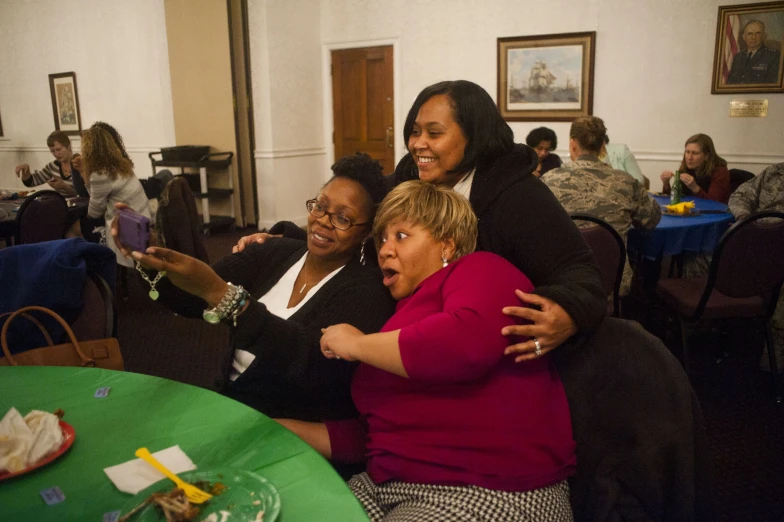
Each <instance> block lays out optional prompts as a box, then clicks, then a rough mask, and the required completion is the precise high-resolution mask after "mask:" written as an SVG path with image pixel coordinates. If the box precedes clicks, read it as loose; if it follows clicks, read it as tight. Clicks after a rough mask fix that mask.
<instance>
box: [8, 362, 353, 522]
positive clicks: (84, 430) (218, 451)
mask: <svg viewBox="0 0 784 522" xmlns="http://www.w3.org/2000/svg"><path fill="white" fill-rule="evenodd" d="M103 387H111V390H110V392H109V394H108V396H106V397H104V398H96V397H95V392H96V390H97V389H98V388H103ZM12 406H13V407H15V408H16V409H17V410H19V412H20V413H21V414H22V415H23V416H24V415H26V414H27V413H28V412H29V411H30V410H33V409H38V410H44V411H54V410H56V409H57V408H62V409H63V410H64V411H65V416H64V417H63V420H64V421H65V422H67V423H69V424H70V425H71V426H73V428H74V431H75V433H76V439H75V441H74V443H73V446H72V447H71V448H70V450H69V451H68V452H66V453H65V454H64V455H63V456H61V457H60V458H58V459H57V460H55V461H53V462H52V463H50V464H48V465H47V466H44V467H42V468H39V469H38V470H35V471H33V472H31V473H28V474H26V475H21V476H19V477H15V478H11V479H8V480H5V481H3V482H0V506H2V508H0V513H1V514H0V519H2V520H85V521H89V520H96V521H100V520H102V518H103V516H104V514H105V513H110V512H112V511H115V510H118V509H120V508H121V507H122V506H123V505H124V504H125V503H126V502H127V501H128V499H129V498H131V496H130V495H128V494H126V493H122V492H120V491H119V490H117V489H116V488H115V486H114V484H113V483H112V482H111V481H110V480H109V478H108V477H107V476H106V474H105V473H104V471H103V468H105V467H109V466H113V465H115V464H121V463H123V462H126V461H128V460H131V459H134V458H135V457H134V452H135V451H136V449H137V448H140V447H142V446H144V447H147V448H149V449H150V451H151V452H156V451H159V450H162V449H165V448H168V447H170V446H174V445H179V446H180V448H181V449H182V450H183V451H184V452H185V453H186V454H187V455H188V456H189V457H190V458H191V460H193V462H194V464H196V466H198V469H204V470H208V469H210V468H219V467H221V468H226V467H229V468H238V469H245V470H250V471H254V472H256V473H259V474H260V475H262V476H264V477H266V478H267V479H269V480H270V482H272V483H273V484H274V485H275V487H276V488H277V489H278V492H279V493H280V498H281V505H282V510H281V515H280V518H279V520H280V521H281V522H297V521H302V522H312V521H314V520H319V521H335V522H349V521H353V520H356V521H363V522H367V520H368V518H367V516H366V515H365V512H364V510H363V509H362V506H361V505H360V504H359V502H358V501H357V500H356V499H355V497H354V496H353V495H352V494H351V491H350V490H349V489H348V487H347V486H346V484H345V483H344V482H343V480H342V479H341V478H340V476H339V475H338V474H337V473H336V472H335V471H334V470H333V469H332V467H331V466H330V465H329V463H328V462H327V461H326V460H324V459H323V458H322V457H321V456H320V455H318V454H317V453H316V452H315V451H314V450H313V449H312V448H311V447H310V446H308V445H307V444H305V443H304V442H303V441H302V440H300V439H299V438H298V437H297V436H296V435H294V434H293V433H291V432H290V431H288V430H286V429H285V428H283V427H282V426H280V425H279V424H278V423H276V422H275V421H273V420H271V419H269V418H268V417H266V416H264V415H263V414H261V413H259V412H258V411H256V410H254V409H252V408H249V407H247V406H245V405H244V404H241V403H239V402H236V401H234V400H232V399H229V398H227V397H224V396H222V395H219V394H217V393H214V392H211V391H208V390H205V389H202V388H197V387H194V386H190V385H187V384H182V383H178V382H174V381H169V380H166V379H161V378H158V377H151V376H148V375H141V374H135V373H129V372H114V371H110V370H101V369H96V368H70V367H41V366H38V367H32V366H28V367H0V416H2V415H5V413H6V412H7V411H8V410H9V409H10V408H11V407H12ZM54 486H58V487H59V488H60V489H61V490H62V492H63V493H64V495H65V500H64V501H63V502H61V503H59V504H55V505H52V506H48V505H46V503H45V502H44V500H43V498H42V497H41V491H43V490H45V489H48V488H51V487H54Z"/></svg>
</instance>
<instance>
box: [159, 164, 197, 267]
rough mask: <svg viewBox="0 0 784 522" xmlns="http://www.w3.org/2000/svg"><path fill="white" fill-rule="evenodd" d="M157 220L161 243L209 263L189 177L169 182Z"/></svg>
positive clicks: (179, 177)
mask: <svg viewBox="0 0 784 522" xmlns="http://www.w3.org/2000/svg"><path fill="white" fill-rule="evenodd" d="M155 221H156V227H157V229H158V234H159V238H160V239H162V241H160V243H161V246H164V244H165V246H166V248H169V249H171V250H176V251H177V252H181V253H183V254H187V255H189V256H191V257H195V258H196V259H199V260H201V261H204V262H205V263H209V256H208V254H207V247H206V246H205V245H204V233H203V231H202V221H201V218H200V217H199V214H198V212H197V211H196V199H195V198H194V197H193V191H192V190H191V188H190V186H189V185H188V180H187V178H185V177H183V176H176V177H175V178H174V179H172V180H171V181H170V182H169V183H167V184H166V187H165V188H164V189H163V193H162V194H161V197H160V205H159V206H158V212H157V213H156V216H155ZM161 234H162V235H163V237H161Z"/></svg>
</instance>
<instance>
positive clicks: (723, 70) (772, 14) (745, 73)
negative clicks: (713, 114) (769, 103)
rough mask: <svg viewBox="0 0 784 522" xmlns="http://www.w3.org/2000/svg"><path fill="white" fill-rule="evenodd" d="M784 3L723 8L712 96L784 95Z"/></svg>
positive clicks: (720, 15) (725, 6)
mask: <svg viewBox="0 0 784 522" xmlns="http://www.w3.org/2000/svg"><path fill="white" fill-rule="evenodd" d="M783 42H784V2H766V3H762V4H745V5H724V6H719V18H718V20H717V22H716V49H715V53H714V58H713V83H712V84H711V93H712V94H737V93H763V92H784V52H783V51H784V48H782V43H783Z"/></svg>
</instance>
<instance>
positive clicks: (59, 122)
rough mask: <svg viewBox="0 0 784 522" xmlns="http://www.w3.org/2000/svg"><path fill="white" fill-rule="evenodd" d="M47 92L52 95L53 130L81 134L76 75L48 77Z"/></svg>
mask: <svg viewBox="0 0 784 522" xmlns="http://www.w3.org/2000/svg"><path fill="white" fill-rule="evenodd" d="M49 90H50V91H51V93H52V111H53V112H54V128H55V129H56V130H59V131H63V132H65V133H66V134H69V135H78V134H79V133H81V132H82V115H81V113H80V112H79V93H78V92H77V90H76V73H73V72H66V73H57V74H50V75H49Z"/></svg>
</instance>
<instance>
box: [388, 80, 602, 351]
mask: <svg viewBox="0 0 784 522" xmlns="http://www.w3.org/2000/svg"><path fill="white" fill-rule="evenodd" d="M403 136H404V138H405V140H406V144H407V146H408V151H409V153H408V154H407V155H406V156H405V157H403V159H402V160H400V162H399V163H398V165H397V168H396V169H395V172H394V174H393V176H392V177H391V179H389V180H388V181H391V184H392V185H397V184H398V183H401V182H403V181H407V180H410V179H417V178H419V179H424V180H427V181H430V182H432V183H438V184H445V185H450V186H452V187H453V188H454V190H456V191H457V192H460V193H461V194H463V195H464V196H466V197H467V198H468V200H469V201H470V202H471V206H472V207H473V208H474V212H476V215H477V217H479V242H478V245H477V249H478V250H487V251H490V252H494V253H496V254H499V255H501V256H503V257H505V258H506V259H507V260H509V261H510V262H512V263H513V264H514V265H515V266H516V267H517V268H519V269H520V270H521V271H522V272H523V273H525V274H526V275H527V276H528V277H529V278H530V279H531V281H532V282H533V283H534V285H536V292H535V294H523V293H522V292H520V291H518V292H517V293H518V297H520V299H521V300H522V301H523V302H524V303H526V304H529V305H533V306H534V307H535V308H528V307H519V308H518V307H512V308H508V309H506V310H505V313H508V314H511V315H517V316H520V317H524V318H526V319H529V320H530V321H532V324H528V325H524V326H513V327H508V328H507V329H506V331H505V334H507V335H522V336H526V337H531V340H530V341H526V342H524V343H521V344H517V345H513V346H510V347H509V348H508V349H507V353H519V354H520V355H518V356H517V360H518V361H522V360H527V359H532V358H537V357H540V356H541V355H542V354H544V353H547V352H548V351H550V350H552V349H554V348H555V347H557V346H559V345H560V344H562V343H563V342H564V341H566V339H568V338H569V337H570V336H571V335H573V334H574V333H576V332H585V331H591V330H593V329H594V328H595V327H596V326H597V325H598V323H599V322H600V321H601V319H602V317H603V316H604V313H605V308H606V305H605V300H606V296H605V292H604V290H603V287H602V282H601V275H600V272H599V268H598V266H597V264H596V261H595V259H594V256H593V253H592V252H591V250H590V248H589V247H588V246H587V245H586V243H585V241H584V240H583V238H582V235H581V234H580V232H579V230H578V229H577V227H576V226H575V225H574V224H573V223H572V220H571V218H570V217H569V215H568V214H567V213H566V212H565V211H564V209H563V207H562V206H561V204H560V203H559V202H558V201H557V200H556V199H555V197H554V196H553V194H552V193H551V192H550V190H549V189H548V188H547V187H546V186H545V185H544V184H543V183H542V182H541V181H540V180H539V179H538V178H537V177H536V176H534V175H532V172H533V171H534V170H535V169H536V167H537V164H538V158H537V156H536V153H535V152H534V151H533V150H532V149H531V148H530V147H527V146H525V145H521V144H515V143H514V133H513V132H512V129H511V128H510V127H509V125H508V124H507V123H506V122H505V121H504V120H503V118H502V117H501V115H500V114H499V112H498V108H497V107H496V105H495V103H494V102H493V100H492V98H491V97H490V95H489V94H488V93H487V92H486V91H485V90H484V89H482V88H481V87H480V86H478V85H476V84H475V83H472V82H469V81H465V80H458V81H446V82H440V83H437V84H434V85H431V86H429V87H427V88H425V89H424V90H423V91H422V92H421V93H420V94H419V96H418V97H417V99H416V100H415V101H414V105H413V106H412V107H411V110H410V111H409V113H408V117H407V118H406V123H405V126H404V128H403Z"/></svg>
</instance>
